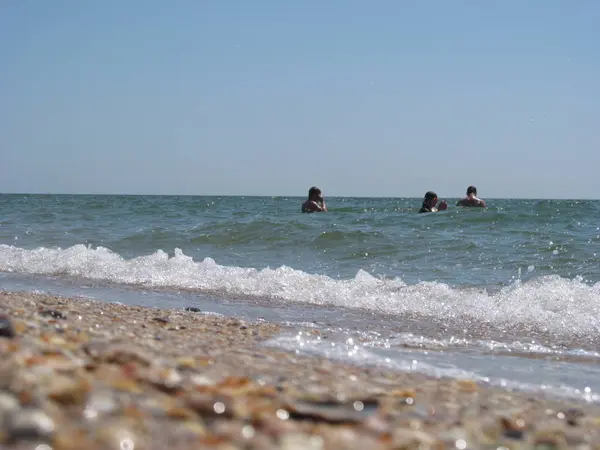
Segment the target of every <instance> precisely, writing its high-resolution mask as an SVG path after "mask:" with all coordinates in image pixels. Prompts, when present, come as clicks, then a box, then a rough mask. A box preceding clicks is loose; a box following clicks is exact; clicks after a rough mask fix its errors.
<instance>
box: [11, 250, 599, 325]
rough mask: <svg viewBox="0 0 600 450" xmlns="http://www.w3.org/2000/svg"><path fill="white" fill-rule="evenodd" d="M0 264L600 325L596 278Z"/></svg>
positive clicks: (398, 310)
mask: <svg viewBox="0 0 600 450" xmlns="http://www.w3.org/2000/svg"><path fill="white" fill-rule="evenodd" d="M0 271H5V272H20V273H29V274H43V275H69V276H74V277H82V278H88V279H93V280H106V281H111V282H116V283H125V284H136V285H144V286H152V287H173V288H180V289H198V290H201V291H207V292H214V291H218V292H223V293H229V294H233V295H250V296H258V297H263V298H276V299H280V300H287V301H294V302H304V303H311V304H317V305H337V306H344V307H351V308H365V309H369V310H372V311H379V312H384V313H389V314H405V313H417V314H423V315H426V316H430V317H435V318H438V319H441V320H446V319H449V318H457V319H475V320H478V321H483V322H491V323H496V324H506V325H507V326H511V325H515V324H519V325H525V326H536V327H537V328H538V329H544V330H547V331H549V332H556V333H561V334H564V335H579V336H581V335H594V336H596V335H597V333H598V331H599V330H600V322H599V320H598V317H600V314H599V313H600V283H596V284H594V285H589V284H586V283H584V282H583V281H582V280H581V279H577V278H576V279H573V280H569V279H564V278H560V277H558V276H549V277H541V278H537V279H534V280H532V281H529V282H527V283H517V284H514V285H512V286H509V287H506V288H504V289H503V290H501V291H499V292H495V293H490V292H488V291H486V290H484V289H469V290H464V289H456V288H453V287H451V286H448V285H446V284H443V283H436V282H423V283H418V284H414V285H407V284H406V283H404V282H403V281H402V280H401V279H394V280H389V279H387V280H382V279H378V278H375V277H373V276H371V275H369V274H368V273H367V272H364V271H359V272H358V274H357V275H356V277H355V278H353V279H350V280H335V279H332V278H329V277H327V276H324V275H312V274H308V273H305V272H302V271H299V270H294V269H292V268H290V267H286V266H281V267H279V268H277V269H270V268H267V269H263V270H257V269H253V268H242V267H227V266H221V265H218V264H217V263H216V262H215V261H214V260H213V259H211V258H205V259H204V260H203V261H201V262H195V261H193V259H192V258H191V257H189V256H186V255H184V254H183V252H182V251H181V250H179V249H176V250H175V255H174V256H173V257H169V256H168V254H167V253H165V252H164V251H162V250H158V251H157V252H155V253H153V254H151V255H147V256H141V257H138V258H133V259H129V260H126V259H124V258H122V257H121V256H120V255H118V254H116V253H113V252H112V251H110V250H109V249H107V248H103V247H98V248H90V247H86V246H84V245H76V246H73V247H70V248H67V249H64V250H63V249H49V248H38V249H35V250H26V249H22V248H19V247H14V246H8V245H0Z"/></svg>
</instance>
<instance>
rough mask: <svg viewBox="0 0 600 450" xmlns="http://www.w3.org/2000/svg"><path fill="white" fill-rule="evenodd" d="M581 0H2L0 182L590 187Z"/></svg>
mask: <svg viewBox="0 0 600 450" xmlns="http://www.w3.org/2000/svg"><path fill="white" fill-rule="evenodd" d="M599 80H600V2H598V1H597V0H577V1H573V2H569V1H567V0H561V1H557V0H532V1H523V0H507V1H495V2H492V1H476V0H471V1H461V0H452V1H448V0H438V1H426V0H423V1H422V0H374V1H367V0H362V1H356V0H327V1H323V0H302V1H295V2H292V1H284V0H255V1H246V0H214V1H212V0H177V1H173V2H168V1H164V0H162V1H158V0H125V1H122V0H119V1H117V0H87V1H77V0H68V1H67V0H53V1H43V0H4V1H2V2H1V3H0V152H1V153H0V154H1V155H2V158H1V160H0V192H49V193H157V194H248V195H250V194H259V195H300V196H304V195H306V191H307V189H308V188H309V187H310V186H311V185H313V184H314V185H318V186H320V187H321V188H322V189H323V193H324V194H325V195H326V196H327V195H348V196H352V195H361V196H371V195H372V196H419V197H420V196H422V195H423V194H424V192H425V191H426V190H429V189H433V190H435V191H437V192H438V194H439V195H440V196H443V197H457V196H460V195H462V194H463V193H464V190H465V188H466V187H467V185H469V184H475V185H477V187H478V188H479V194H480V196H482V197H484V198H489V197H536V198H565V197H568V198H569V197H570V198H599V197H600V181H598V180H599V179H600V178H599V177H598V174H597V171H598V169H599V168H600V138H599V136H600V134H599V133H600V131H599V130H600V81H599Z"/></svg>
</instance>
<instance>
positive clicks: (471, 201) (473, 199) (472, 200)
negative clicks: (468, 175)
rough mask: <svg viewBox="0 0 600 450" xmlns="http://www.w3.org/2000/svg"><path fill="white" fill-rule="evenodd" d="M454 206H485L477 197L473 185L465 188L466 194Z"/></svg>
mask: <svg viewBox="0 0 600 450" xmlns="http://www.w3.org/2000/svg"><path fill="white" fill-rule="evenodd" d="M456 206H465V207H475V208H477V207H478V208H485V207H486V205H485V202H484V201H483V200H481V199H480V198H477V188H476V187H475V186H469V187H468V188H467V196H466V197H465V198H463V199H462V200H459V201H458V202H457V203H456Z"/></svg>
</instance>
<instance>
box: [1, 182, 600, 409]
mask: <svg viewBox="0 0 600 450" xmlns="http://www.w3.org/2000/svg"><path fill="white" fill-rule="evenodd" d="M303 200H304V199H303V198H299V197H244V196H237V197H233V196H232V197H227V196H222V197H217V196H211V197H203V196H125V195H122V196H119V195H114V196H113V195H111V196H107V195H26V194H10V195H9V194H4V195H0V211H1V213H0V289H2V290H7V291H28V292H40V293H48V294H52V295H62V296H69V297H82V298H89V299H96V300H99V301H111V302H120V303H123V304H130V305H143V306H152V307H159V308H176V309H181V308H188V307H194V308H198V309H199V310H201V311H202V312H201V314H221V315H225V316H234V317H239V318H242V319H246V320H267V321H272V322H277V323H281V324H283V325H285V331H284V332H283V333H282V334H281V335H279V336H276V337H274V338H272V339H270V340H269V341H267V342H266V343H264V345H265V346H268V347H273V348H279V349H284V350H287V351H290V352H296V353H298V354H301V355H317V356H322V357H326V358H330V359H334V360H338V361H343V362H346V363H350V364H357V365H368V366H378V367H384V368H388V369H391V370H395V371H398V372H419V373H424V374H427V375H430V376H434V377H456V378H461V379H465V378H467V379H472V380H475V381H478V382H481V383H484V384H488V385H490V386H498V387H503V388H506V389H514V390H520V391H526V392H532V393H537V394H540V395H550V396H559V397H568V398H572V399H577V400H582V401H586V402H598V401H600V335H599V331H600V320H599V315H600V201H591V200H536V199H531V200H513V199H486V200H487V204H488V208H487V209H485V210H484V209H481V208H471V209H467V208H458V207H455V206H453V204H454V203H455V201H456V200H457V199H448V200H449V204H450V207H449V208H448V210H447V211H443V212H439V213H433V214H418V213H417V210H418V209H419V207H420V205H421V200H420V199H418V198H342V197H332V198H327V205H328V208H329V212H327V213H317V214H302V213H301V212H300V206H301V204H302V202H303ZM307 329H318V330H320V331H321V334H320V336H315V335H314V334H309V333H306V332H305V331H303V330H307Z"/></svg>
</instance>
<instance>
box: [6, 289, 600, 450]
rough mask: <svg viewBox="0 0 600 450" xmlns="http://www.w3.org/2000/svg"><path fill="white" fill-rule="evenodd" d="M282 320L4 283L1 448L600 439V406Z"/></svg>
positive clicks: (471, 444) (444, 444) (370, 445)
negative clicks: (367, 348)
mask: <svg viewBox="0 0 600 450" xmlns="http://www.w3.org/2000/svg"><path fill="white" fill-rule="evenodd" d="M282 330H285V327H283V326H280V325H277V324H272V323H268V322H263V321H259V322H245V321H243V320H239V319H233V318H228V317H221V316H215V315H206V314H202V313H200V312H194V311H186V310H172V309H158V308H148V307H141V306H126V305H121V304H115V303H108V302H102V301H98V300H89V299H80V298H74V299H69V298H63V297H55V296H49V295H45V294H33V293H22V292H19V293H15V292H0V335H1V336H0V357H1V361H0V383H1V388H0V419H2V420H0V424H1V425H0V444H2V446H0V448H10V449H12V448H36V445H39V444H47V445H48V446H50V448H52V449H53V450H61V449H63V450H64V449H76V448H77V449H80V448H85V449H118V448H123V447H125V448H130V449H162V448H170V449H173V450H175V449H188V448H189V449H192V448H221V449H236V448H247V449H270V448H273V449H274V448H286V449H288V450H292V449H344V448H362V449H388V448H419V446H421V448H461V449H467V448H498V447H505V448H534V447H535V445H536V444H544V445H546V446H547V448H552V447H554V448H572V447H577V446H578V448H582V449H583V448H600V430H597V429H598V428H599V427H598V426H599V425H600V405H595V404H587V403H585V402H583V401H577V400H567V399H552V398H546V397H544V398H542V397H540V396H539V394H537V397H536V394H530V393H524V392H514V391H506V390H502V389H500V388H495V387H489V386H484V385H481V384H477V383H475V382H473V381H470V380H457V379H446V378H439V379H438V378H432V377H429V376H426V375H423V374H419V373H399V372H395V371H392V370H389V369H382V368H377V367H363V366H354V365H349V364H344V363H342V362H338V361H332V360H327V359H324V358H321V357H311V356H300V355H296V354H295V353H293V352H286V351H284V350H277V349H273V348H271V347H266V346H263V345H261V344H262V342H264V341H265V340H266V339H268V338H270V337H273V336H275V335H277V334H278V333H279V332H280V331H282ZM306 332H307V333H318V331H316V330H311V329H307V330H306ZM42 448H45V447H42Z"/></svg>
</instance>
